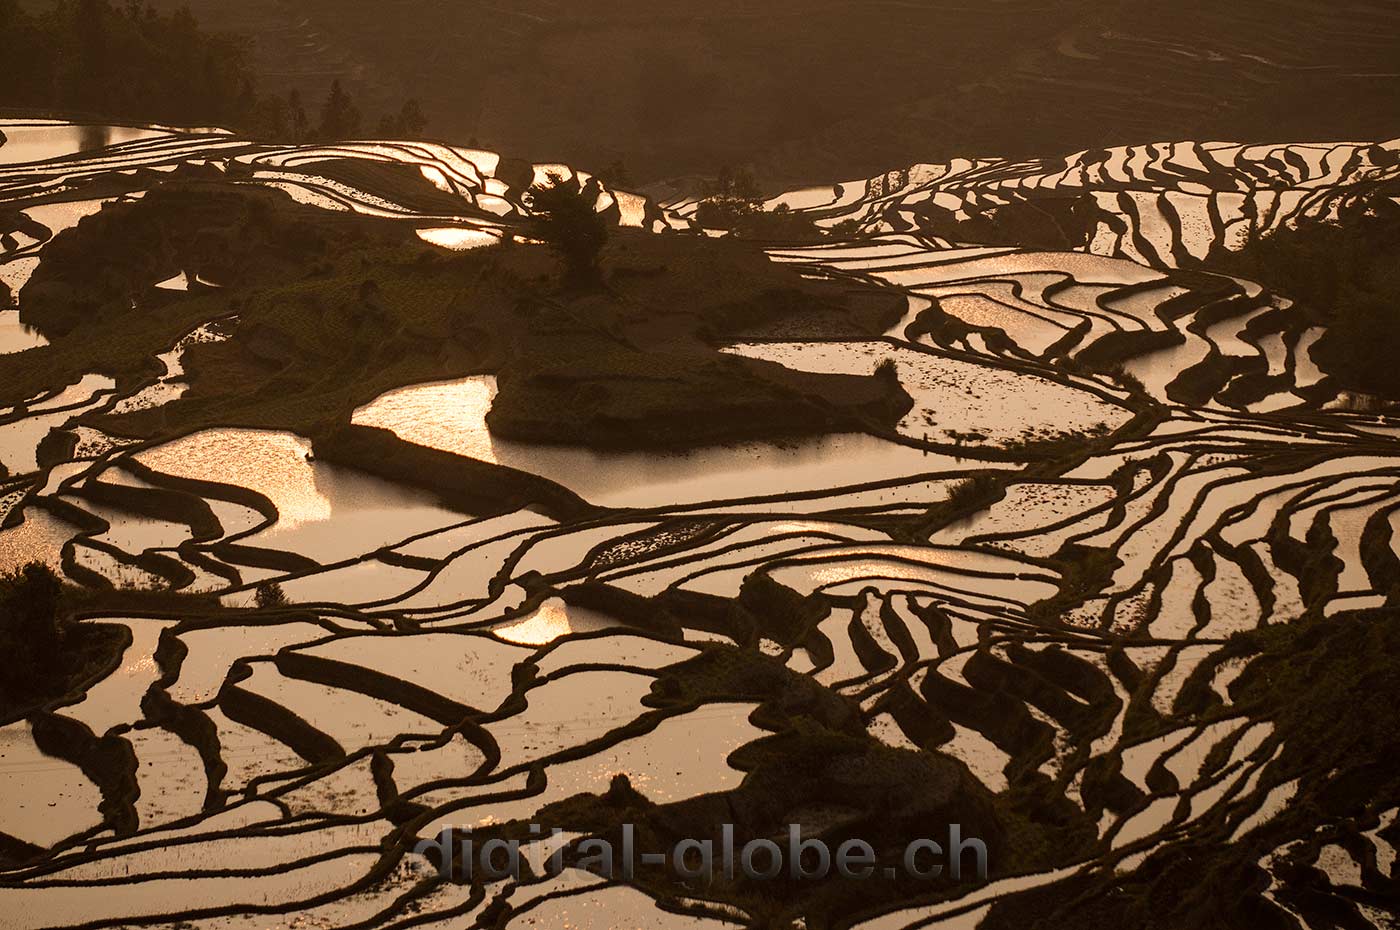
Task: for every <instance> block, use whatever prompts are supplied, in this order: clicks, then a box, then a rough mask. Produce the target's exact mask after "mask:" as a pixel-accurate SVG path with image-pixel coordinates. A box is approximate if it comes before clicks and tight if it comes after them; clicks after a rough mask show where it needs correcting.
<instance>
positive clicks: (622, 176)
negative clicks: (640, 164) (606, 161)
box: [598, 158, 632, 190]
mask: <svg viewBox="0 0 1400 930" xmlns="http://www.w3.org/2000/svg"><path fill="white" fill-rule="evenodd" d="M598 180H600V181H602V182H603V183H604V184H606V185H607V186H608V187H609V188H611V189H613V190H617V189H618V188H622V187H626V186H627V185H629V184H631V183H632V175H631V173H630V172H628V170H627V166H626V165H625V164H623V161H622V159H620V158H614V159H613V160H612V164H610V165H608V166H607V167H606V168H604V169H603V170H602V171H600V172H598Z"/></svg>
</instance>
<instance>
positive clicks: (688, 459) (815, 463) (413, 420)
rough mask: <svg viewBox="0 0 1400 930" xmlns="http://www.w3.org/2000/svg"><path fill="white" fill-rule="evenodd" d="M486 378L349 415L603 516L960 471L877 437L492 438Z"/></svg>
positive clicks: (401, 395) (427, 387)
mask: <svg viewBox="0 0 1400 930" xmlns="http://www.w3.org/2000/svg"><path fill="white" fill-rule="evenodd" d="M495 393H496V379H495V378H494V377H490V376H478V377H472V378H463V379H461V380H458V381H441V382H434V383H430V384H420V385H414V386H411V387H406V388H400V389H399V390H397V391H391V392H389V393H387V394H384V395H383V396H381V397H379V398H378V399H376V400H375V401H373V402H372V403H370V404H368V405H366V406H364V407H361V408H360V409H359V410H357V411H355V415H354V422H355V423H359V424H363V425H366V426H377V427H380V428H381V429H387V430H391V431H393V432H394V433H396V434H397V435H398V436H399V437H400V438H402V439H406V440H408V441H409V442H415V443H418V444H420V445H424V446H431V447H432V448H435V449H445V450H447V451H449V452H455V453H457V454H458V455H465V456H470V457H471V458H475V459H479V460H481V461H485V462H495V463H498V464H500V465H508V466H510V467H512V468H518V469H521V470H522V471H529V472H533V473H534V474H537V475H540V476H542V477H545V478H549V479H551V480H553V481H557V482H559V483H560V484H563V485H565V486H567V487H569V488H571V489H573V490H574V491H576V492H577V493H578V494H580V495H582V496H583V497H584V498H586V499H588V500H590V501H592V502H594V503H597V504H602V505H606V506H634V507H646V506H662V505H667V504H685V503H694V502H697V501H706V500H723V499H728V498H738V497H751V496H759V495H765V494H790V493H795V492H799V491H804V490H810V489H816V488H831V487H841V486H844V485H852V484H860V483H864V482H874V481H880V480H883V479H886V478H896V477H903V476H907V475H916V474H923V473H926V472H934V471H941V470H944V469H951V468H955V467H957V460H955V459H951V458H947V457H943V456H938V455H924V454H923V453H922V452H920V451H918V450H915V449H910V448H908V447H906V446H900V445H896V444H895V443H891V442H886V441H885V440H882V439H876V438H875V437H873V436H865V435H861V434H839V435H834V436H820V437H814V438H810V439H803V440H800V441H794V442H789V443H783V444H778V443H769V442H747V443H736V444H733V445H728V446H708V447H705V448H702V449H693V450H689V451H686V452H676V453H666V452H595V451H592V450H589V449H585V448H581V447H575V446H547V445H536V444H531V443H519V442H512V441H509V440H503V439H499V438H496V437H493V436H492V435H491V433H490V432H489V431H488V430H487V428H486V414H487V412H488V411H489V410H490V409H491V401H492V398H494V397H495Z"/></svg>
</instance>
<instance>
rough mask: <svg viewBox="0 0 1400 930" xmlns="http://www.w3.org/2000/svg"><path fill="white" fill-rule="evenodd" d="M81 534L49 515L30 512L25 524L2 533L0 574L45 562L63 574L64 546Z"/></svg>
mask: <svg viewBox="0 0 1400 930" xmlns="http://www.w3.org/2000/svg"><path fill="white" fill-rule="evenodd" d="M78 532H79V531H78V528H77V527H76V526H73V525H72V524H71V523H66V522H64V521H62V520H60V519H58V518H57V517H55V516H51V515H50V514H49V513H48V512H47V511H44V510H40V509H39V508H37V507H30V508H27V509H26V510H25V511H24V522H23V523H21V524H20V525H19V526H16V527H12V528H11V529H8V530H3V531H0V572H11V571H14V570H15V569H17V568H22V567H24V566H25V565H28V564H29V563H30V562H43V563H44V564H45V565H48V566H49V567H50V568H52V569H54V570H55V571H62V570H63V561H62V551H63V544H64V543H65V542H67V541H68V540H69V539H71V538H72V537H74V536H76V535H77V534H78Z"/></svg>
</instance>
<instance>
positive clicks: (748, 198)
mask: <svg viewBox="0 0 1400 930" xmlns="http://www.w3.org/2000/svg"><path fill="white" fill-rule="evenodd" d="M695 219H696V221H697V222H699V224H700V225H701V226H703V227H705V228H706V229H727V230H729V231H730V233H732V234H733V235H735V236H738V237H739V238H741V239H772V240H788V241H804V242H805V241H811V240H814V239H820V238H822V235H821V231H820V230H819V229H817V227H816V225H815V224H813V223H812V221H811V220H809V219H807V218H806V217H805V216H802V215H801V214H798V213H794V212H792V210H791V209H789V208H788V206H787V204H782V203H780V204H778V206H777V207H776V208H775V209H773V210H772V211H768V210H764V209H763V194H762V192H761V191H760V190H759V187H758V182H757V181H756V180H755V179H754V176H753V172H751V171H749V170H748V169H747V168H741V169H739V170H738V171H734V170H733V169H731V168H729V167H728V166H725V167H723V168H721V169H720V170H719V174H718V176H717V177H716V179H715V181H714V183H713V184H706V194H705V198H704V199H703V200H701V201H700V205H699V206H698V207H697V208H696V211H695Z"/></svg>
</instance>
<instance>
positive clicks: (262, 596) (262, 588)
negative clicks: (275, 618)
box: [253, 581, 291, 610]
mask: <svg viewBox="0 0 1400 930" xmlns="http://www.w3.org/2000/svg"><path fill="white" fill-rule="evenodd" d="M253 603H255V604H256V605H257V606H258V607H259V608H260V609H262V610H268V609H271V608H276V607H286V606H287V605H288V604H289V603H291V601H289V600H288V599H287V592H285V591H283V590H282V586H281V585H280V584H278V583H277V582H275V581H264V582H263V583H262V584H260V585H258V587H257V590H255V591H254V592H253Z"/></svg>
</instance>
